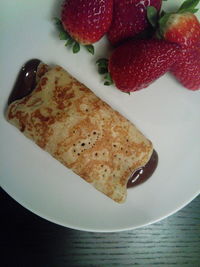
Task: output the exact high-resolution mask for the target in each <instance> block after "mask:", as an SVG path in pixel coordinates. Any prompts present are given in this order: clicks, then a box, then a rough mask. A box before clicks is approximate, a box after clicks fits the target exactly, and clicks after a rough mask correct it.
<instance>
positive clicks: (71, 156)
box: [6, 63, 153, 203]
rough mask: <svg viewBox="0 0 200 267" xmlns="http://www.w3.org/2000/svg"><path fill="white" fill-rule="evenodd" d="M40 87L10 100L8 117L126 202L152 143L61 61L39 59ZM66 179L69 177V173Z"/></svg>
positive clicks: (104, 190) (86, 177)
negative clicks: (51, 62)
mask: <svg viewBox="0 0 200 267" xmlns="http://www.w3.org/2000/svg"><path fill="white" fill-rule="evenodd" d="M36 82H37V84H36V87H35V89H34V90H33V91H32V93H30V94H29V95H28V96H26V97H23V98H22V99H19V100H16V101H14V102H13V103H11V104H10V105H9V106H8V109H7V113H6V116H7V119H8V121H9V122H10V123H12V124H13V125H14V126H16V127H17V128H18V129H19V130H20V131H21V132H23V134H24V135H25V136H27V137H28V138H30V139H32V140H33V141H34V142H35V143H36V144H37V145H39V146H40V147H41V148H42V149H44V150H46V151H47V152H49V153H50V154H51V155H52V156H53V157H54V158H56V159H57V160H59V161H60V162H61V163H62V164H64V165H65V166H66V167H68V168H70V169H71V170H73V171H74V172H75V173H76V174H78V175H79V176H80V177H82V178H83V179H84V180H85V181H87V182H88V183H90V184H92V185H93V186H94V187H95V188H96V189H98V190H99V191H101V192H102V193H104V194H105V195H107V196H108V197H110V198H112V199H113V200H114V201H116V202H119V203H122V202H124V201H125V199H126V195H127V182H128V180H129V178H130V177H131V175H132V174H133V173H134V172H135V171H136V170H137V169H138V168H140V167H142V166H144V165H145V164H146V163H147V162H148V161H149V159H150V157H151V155H152V152H153V146H152V143H151V142H150V141H149V140H148V139H147V138H146V137H145V136H144V135H143V134H142V133H141V132H140V131H139V130H138V129H137V128H136V127H135V126H134V125H133V124H132V123H131V122H130V121H129V120H127V119H126V118H124V117H123V116H122V115H120V114H119V113H118V112H117V111H115V110H114V109H112V108H111V107H110V106H109V105H108V104H106V103H105V102H104V101H102V100H101V99H100V98H98V97H97V96H96V95H95V94H94V93H93V92H92V91H91V90H90V89H88V88H87V87H86V86H85V85H83V84H81V83H80V82H79V81H77V80H76V79H75V78H73V77H72V76H71V75H70V74H69V73H67V72H66V71H65V70H64V69H63V68H61V67H60V66H55V67H52V68H51V67H49V66H47V65H45V64H43V63H41V64H40V65H39V67H38V70H37V76H36ZM66 179H67V178H66Z"/></svg>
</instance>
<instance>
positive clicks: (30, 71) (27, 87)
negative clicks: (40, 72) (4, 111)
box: [8, 59, 41, 104]
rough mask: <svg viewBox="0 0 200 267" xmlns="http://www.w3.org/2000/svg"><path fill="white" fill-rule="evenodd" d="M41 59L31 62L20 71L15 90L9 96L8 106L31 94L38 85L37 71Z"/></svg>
mask: <svg viewBox="0 0 200 267" xmlns="http://www.w3.org/2000/svg"><path fill="white" fill-rule="evenodd" d="M40 62H41V61H40V60H39V59H31V60H29V61H28V62H27V63H26V64H25V65H24V66H23V67H22V68H21V70H20V72H19V74H18V77H17V79H16V82H15V84H14V87H13V90H12V92H11V94H10V96H9V99H8V104H10V103H12V102H13V101H15V100H17V99H21V98H22V97H24V96H27V95H28V94H30V93H31V92H32V91H33V89H34V87H35V85H36V81H35V78H36V71H37V67H38V65H39V64H40Z"/></svg>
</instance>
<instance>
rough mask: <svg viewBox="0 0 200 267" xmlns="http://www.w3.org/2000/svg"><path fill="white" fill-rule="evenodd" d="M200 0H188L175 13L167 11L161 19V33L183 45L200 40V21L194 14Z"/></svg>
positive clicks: (187, 45)
mask: <svg viewBox="0 0 200 267" xmlns="http://www.w3.org/2000/svg"><path fill="white" fill-rule="evenodd" d="M199 1H200V0H186V1H185V2H184V3H183V4H182V5H181V7H180V8H179V9H178V11H176V12H175V13H166V14H164V16H162V17H161V18H160V20H159V34H160V35H161V37H162V38H164V39H165V40H167V41H170V42H174V43H177V44H179V45H181V46H182V47H184V46H185V47H190V48H191V47H192V46H195V44H196V43H198V42H200V23H199V21H198V19H197V17H196V16H195V15H194V14H193V13H195V12H197V10H198V9H196V6H197V4H198V3H199Z"/></svg>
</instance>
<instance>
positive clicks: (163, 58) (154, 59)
mask: <svg viewBox="0 0 200 267" xmlns="http://www.w3.org/2000/svg"><path fill="white" fill-rule="evenodd" d="M178 55H179V46H178V45H176V44H173V43H169V42H166V41H164V40H156V39H151V40H136V41H133V40H132V41H128V42H126V43H124V44H123V45H121V46H119V47H118V48H116V49H115V50H114V52H113V53H112V54H111V56H110V58H109V62H108V71H109V74H110V76H111V78H112V80H113V82H114V83H115V85H116V87H117V88H118V89H120V90H122V91H123V92H132V91H137V90H140V89H142V88H145V87H147V86H149V85H150V84H151V83H152V82H154V81H155V80H156V79H158V78H159V77H161V76H162V75H163V74H165V73H166V72H167V71H168V70H169V69H170V68H171V66H172V65H173V64H174V63H175V62H176V60H177V59H178ZM97 63H98V64H99V65H100V69H99V71H100V70H101V69H103V70H105V66H104V63H106V61H105V60H104V61H100V60H99V61H98V62H97ZM101 67H102V68H101ZM104 72H105V71H104ZM106 79H107V81H106V83H105V84H106V85H109V83H110V80H109V75H107V76H106Z"/></svg>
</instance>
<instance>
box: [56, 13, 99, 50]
mask: <svg viewBox="0 0 200 267" xmlns="http://www.w3.org/2000/svg"><path fill="white" fill-rule="evenodd" d="M54 21H55V25H56V28H57V30H58V32H59V38H60V40H65V41H66V43H65V46H67V47H70V48H72V52H73V53H74V54H76V53H78V52H79V51H80V47H81V46H80V44H79V43H78V42H77V41H75V40H74V39H73V38H72V37H71V36H70V35H69V33H68V32H67V31H66V30H65V29H64V28H63V25H62V22H61V20H60V19H59V18H54ZM82 46H83V47H85V48H86V50H87V51H88V52H89V53H90V54H92V55H94V46H93V45H82Z"/></svg>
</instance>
